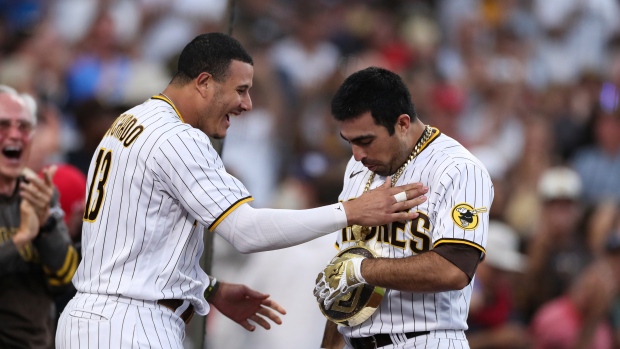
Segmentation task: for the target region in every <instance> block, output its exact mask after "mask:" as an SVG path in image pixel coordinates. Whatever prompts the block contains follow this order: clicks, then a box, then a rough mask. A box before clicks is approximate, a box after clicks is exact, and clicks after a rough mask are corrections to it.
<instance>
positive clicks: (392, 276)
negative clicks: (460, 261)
mask: <svg viewBox="0 0 620 349" xmlns="http://www.w3.org/2000/svg"><path fill="white" fill-rule="evenodd" d="M362 276H363V277H364V279H366V282H367V283H369V284H371V285H375V286H381V287H385V288H388V289H392V290H399V291H406V292H423V293H435V292H444V291H452V290H460V289H462V288H464V287H465V286H467V284H468V283H469V279H468V277H467V275H466V274H465V273H464V272H463V271H462V270H461V269H459V268H457V267H456V266H455V265H454V264H452V263H450V262H449V261H448V260H446V259H445V258H443V257H441V256H440V255H438V254H437V253H435V252H433V251H430V252H426V253H422V254H420V255H416V256H412V257H407V258H397V259H394V258H376V259H372V258H367V259H365V260H364V261H363V263H362Z"/></svg>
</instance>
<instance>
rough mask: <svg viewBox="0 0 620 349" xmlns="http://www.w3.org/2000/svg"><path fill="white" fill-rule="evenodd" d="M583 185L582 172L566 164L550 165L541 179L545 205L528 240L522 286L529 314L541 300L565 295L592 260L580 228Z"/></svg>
mask: <svg viewBox="0 0 620 349" xmlns="http://www.w3.org/2000/svg"><path fill="white" fill-rule="evenodd" d="M581 188H582V184H581V180H580V179H579V176H578V175H577V174H576V173H575V172H574V171H573V170H571V169H569V168H565V167H556V168H551V169H548V170H547V171H545V172H544V173H543V175H542V177H541V179H540V181H539V185H538V193H539V196H540V199H541V201H542V208H541V214H540V219H539V221H538V223H537V227H536V229H535V230H534V234H533V235H532V238H531V241H529V242H528V263H527V267H526V269H525V278H524V284H525V285H526V286H525V288H524V289H523V293H524V294H523V296H524V297H523V301H524V304H523V306H524V309H523V310H524V313H525V316H526V317H528V318H529V316H531V315H532V314H533V313H534V312H535V311H536V310H538V308H539V307H540V306H541V305H542V304H544V303H546V302H548V301H549V300H551V299H553V298H555V297H558V296H560V295H562V294H563V293H564V292H565V290H567V289H568V287H569V286H570V285H571V283H572V282H573V280H574V279H575V277H577V275H578V274H579V273H580V272H581V270H582V269H583V268H584V267H585V266H586V265H587V264H588V263H589V261H590V258H591V256H590V252H589V251H588V248H587V244H586V243H585V242H584V236H585V234H582V233H581V232H580V230H579V229H580V223H581V221H582V216H583V208H582V207H581V205H580V201H579V200H580V198H581Z"/></svg>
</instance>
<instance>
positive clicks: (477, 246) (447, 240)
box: [433, 238, 487, 260]
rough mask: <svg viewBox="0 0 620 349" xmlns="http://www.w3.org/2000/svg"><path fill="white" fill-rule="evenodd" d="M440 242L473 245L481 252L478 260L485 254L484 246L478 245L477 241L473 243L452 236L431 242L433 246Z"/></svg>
mask: <svg viewBox="0 0 620 349" xmlns="http://www.w3.org/2000/svg"><path fill="white" fill-rule="evenodd" d="M441 244H463V245H469V246H471V247H475V248H477V249H478V250H480V252H482V254H481V255H480V260H483V259H484V256H485V254H486V253H487V251H486V250H485V249H484V247H482V246H480V245H478V244H477V243H475V242H473V241H470V240H465V239H454V238H450V239H439V240H437V241H435V243H434V244H433V248H436V247H437V246H439V245H441Z"/></svg>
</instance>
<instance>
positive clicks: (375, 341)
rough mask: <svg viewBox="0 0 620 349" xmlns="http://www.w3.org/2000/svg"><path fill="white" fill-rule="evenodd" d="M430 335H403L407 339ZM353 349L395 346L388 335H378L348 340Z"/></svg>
mask: <svg viewBox="0 0 620 349" xmlns="http://www.w3.org/2000/svg"><path fill="white" fill-rule="evenodd" d="M429 333H431V332H430V331H419V332H408V333H403V335H404V336H405V337H407V339H410V338H413V337H417V336H423V335H425V334H429ZM349 340H350V341H351V346H352V347H353V349H376V348H381V347H385V346H386V345H390V344H395V343H394V342H392V338H391V337H390V335H389V334H385V333H379V334H376V335H374V336H370V337H359V338H349Z"/></svg>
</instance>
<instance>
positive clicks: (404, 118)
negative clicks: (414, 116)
mask: <svg viewBox="0 0 620 349" xmlns="http://www.w3.org/2000/svg"><path fill="white" fill-rule="evenodd" d="M410 126H411V118H410V117H409V115H407V114H400V115H399V116H398V119H396V128H397V129H399V130H401V131H403V132H407V130H408V129H409V127H410Z"/></svg>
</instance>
